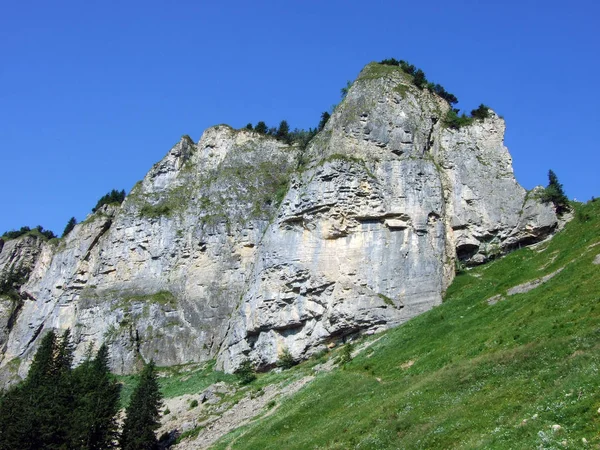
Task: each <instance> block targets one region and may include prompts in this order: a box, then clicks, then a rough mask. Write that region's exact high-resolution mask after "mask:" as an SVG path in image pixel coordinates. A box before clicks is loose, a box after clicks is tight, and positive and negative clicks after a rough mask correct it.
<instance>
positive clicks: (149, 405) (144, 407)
mask: <svg viewBox="0 0 600 450" xmlns="http://www.w3.org/2000/svg"><path fill="white" fill-rule="evenodd" d="M161 406H162V395H161V393H160V390H159V386H158V380H157V374H156V371H155V366H154V362H153V361H150V363H149V364H146V365H145V366H144V369H143V370H142V373H141V375H140V381H139V383H138V385H137V387H136V388H135V390H134V391H133V394H132V395H131V401H130V402H129V406H128V407H127V410H126V415H127V417H126V418H125V422H124V423H123V432H122V434H121V439H120V445H121V449H122V450H146V449H147V450H151V449H154V448H156V445H157V439H156V434H155V433H154V432H155V430H156V429H158V428H159V426H160V423H159V418H160V408H161Z"/></svg>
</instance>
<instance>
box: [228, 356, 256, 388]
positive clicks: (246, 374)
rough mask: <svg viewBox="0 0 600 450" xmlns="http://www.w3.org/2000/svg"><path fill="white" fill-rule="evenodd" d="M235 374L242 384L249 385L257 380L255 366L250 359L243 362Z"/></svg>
mask: <svg viewBox="0 0 600 450" xmlns="http://www.w3.org/2000/svg"><path fill="white" fill-rule="evenodd" d="M233 373H234V375H235V376H236V377H237V378H238V380H239V381H240V383H242V384H249V383H252V382H253V381H254V380H256V372H255V371H254V365H253V364H252V362H251V361H250V360H249V359H245V360H243V361H242V363H241V364H240V366H239V367H238V368H237V369H236V370H235V372H233Z"/></svg>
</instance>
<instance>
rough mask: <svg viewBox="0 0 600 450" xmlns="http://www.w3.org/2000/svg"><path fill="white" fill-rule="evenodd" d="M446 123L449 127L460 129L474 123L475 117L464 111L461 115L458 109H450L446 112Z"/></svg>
mask: <svg viewBox="0 0 600 450" xmlns="http://www.w3.org/2000/svg"><path fill="white" fill-rule="evenodd" d="M444 123H445V124H446V126H447V127H449V128H454V129H455V130H458V129H459V128H460V127H464V126H466V125H471V124H472V123H473V118H472V117H467V116H465V114H464V113H463V114H462V115H460V116H459V115H458V109H450V110H448V112H447V113H446V117H445V118H444Z"/></svg>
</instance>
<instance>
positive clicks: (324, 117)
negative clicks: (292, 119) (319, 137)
mask: <svg viewBox="0 0 600 450" xmlns="http://www.w3.org/2000/svg"><path fill="white" fill-rule="evenodd" d="M330 117H331V114H329V113H328V112H327V111H325V112H324V113H323V114H321V121H320V122H319V126H318V129H319V131H321V130H322V129H323V128H325V124H326V123H327V121H328V120H329V118H330Z"/></svg>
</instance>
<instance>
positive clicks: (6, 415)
mask: <svg viewBox="0 0 600 450" xmlns="http://www.w3.org/2000/svg"><path fill="white" fill-rule="evenodd" d="M72 360H73V346H72V344H71V342H70V332H69V330H66V331H65V332H64V334H63V335H62V337H61V338H60V339H57V338H56V334H55V333H54V331H49V332H48V333H46V335H45V336H44V337H43V338H42V342H41V344H40V347H39V348H38V351H37V352H36V354H35V356H34V358H33V363H32V365H31V368H30V370H29V373H28V375H27V378H26V379H25V381H24V382H23V383H21V384H20V385H19V386H17V387H16V388H14V389H13V390H11V391H9V393H8V394H7V395H6V397H5V398H4V399H3V400H2V403H1V404H0V430H2V431H0V449H9V448H10V449H14V448H18V449H40V448H44V449H62V448H66V443H67V436H68V432H69V428H70V423H69V414H70V411H72V409H73V403H74V402H73V396H72V391H71V387H70V374H71V362H72Z"/></svg>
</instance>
